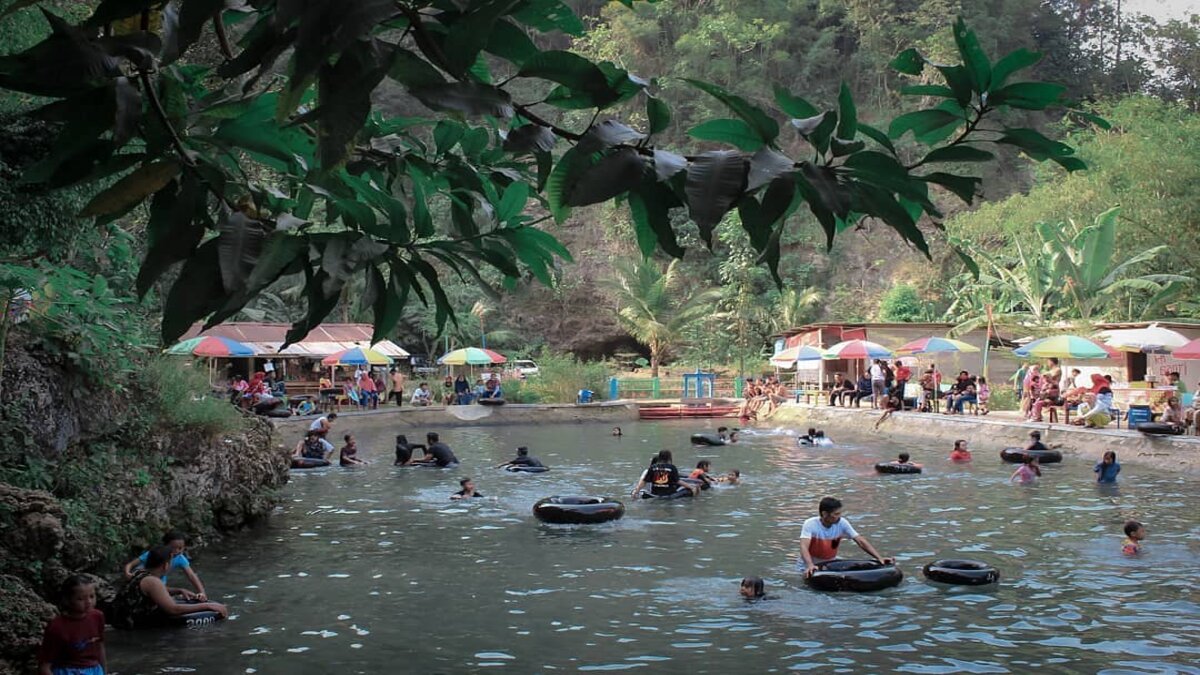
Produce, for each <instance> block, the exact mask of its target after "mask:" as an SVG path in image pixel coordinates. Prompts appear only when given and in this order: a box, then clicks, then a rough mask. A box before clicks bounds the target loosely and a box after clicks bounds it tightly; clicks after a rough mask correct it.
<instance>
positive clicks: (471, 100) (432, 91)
mask: <svg viewBox="0 0 1200 675" xmlns="http://www.w3.org/2000/svg"><path fill="white" fill-rule="evenodd" d="M410 91H411V92H412V95H413V96H415V97H417V100H418V101H420V102H421V103H423V104H425V107H427V108H429V109H431V110H440V111H443V112H453V113H459V114H462V115H466V116H468V117H479V116H482V115H490V116H492V117H500V118H504V119H508V118H509V117H512V115H513V106H512V98H511V97H510V96H509V95H508V92H507V91H504V90H503V89H500V88H498V87H493V86H491V85H487V84H475V83H472V82H447V83H445V84H436V85H431V86H425V87H416V88H414V89H411V90H410Z"/></svg>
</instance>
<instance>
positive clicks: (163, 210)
mask: <svg viewBox="0 0 1200 675" xmlns="http://www.w3.org/2000/svg"><path fill="white" fill-rule="evenodd" d="M203 209H204V188H203V187H202V186H201V185H200V182H199V181H198V180H196V178H195V176H192V175H185V176H184V177H183V178H182V179H181V180H179V181H173V182H172V183H170V184H169V185H167V186H166V187H164V188H163V189H161V190H159V191H158V192H157V193H156V194H155V195H154V198H153V199H152V200H151V201H150V220H149V222H148V223H147V225H146V237H147V242H146V243H147V248H146V258H145V260H143V261H142V266H141V268H139V269H138V277H137V294H138V297H139V298H144V297H145V296H146V293H147V292H149V290H150V288H151V286H153V285H154V282H155V281H157V280H158V278H159V277H160V276H162V273H163V272H165V271H166V270H167V268H169V267H170V266H171V265H173V264H175V263H177V262H179V261H181V260H186V259H188V258H189V257H190V256H191V255H192V252H193V251H194V250H195V249H196V247H197V246H198V245H199V244H200V240H201V239H202V238H203V237H204V223H203V222H197V221H198V220H199V218H198V216H199V215H200V214H201V213H202V212H203Z"/></svg>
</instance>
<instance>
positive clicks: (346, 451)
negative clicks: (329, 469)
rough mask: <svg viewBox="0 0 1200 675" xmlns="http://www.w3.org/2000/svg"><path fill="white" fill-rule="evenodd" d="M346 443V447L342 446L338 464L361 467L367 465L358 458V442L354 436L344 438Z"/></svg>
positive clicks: (349, 435)
mask: <svg viewBox="0 0 1200 675" xmlns="http://www.w3.org/2000/svg"><path fill="white" fill-rule="evenodd" d="M342 440H344V441H346V445H344V446H342V452H341V453H340V454H339V456H338V463H339V464H341V465H342V466H361V465H363V464H366V462H364V461H363V460H361V459H359V458H358V442H357V441H355V440H354V434H346V435H345V436H343V437H342Z"/></svg>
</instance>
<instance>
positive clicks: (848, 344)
mask: <svg viewBox="0 0 1200 675" xmlns="http://www.w3.org/2000/svg"><path fill="white" fill-rule="evenodd" d="M891 356H892V351H891V350H890V349H888V348H887V347H884V346H883V345H881V344H878V343H875V342H871V341H869V340H846V341H845V342H839V343H837V344H836V345H834V346H832V347H830V348H829V349H826V350H825V353H824V354H822V355H821V358H823V359H826V360H829V359H851V360H855V359H887V358H891Z"/></svg>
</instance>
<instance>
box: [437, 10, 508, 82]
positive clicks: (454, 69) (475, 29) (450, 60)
mask: <svg viewBox="0 0 1200 675" xmlns="http://www.w3.org/2000/svg"><path fill="white" fill-rule="evenodd" d="M518 4H519V0H480V1H477V2H472V3H470V4H469V5H468V6H467V11H466V13H465V14H464V15H463V16H461V17H459V19H458V20H457V21H455V22H454V23H453V24H452V25H451V26H450V31H449V33H448V34H447V35H446V40H445V42H443V43H442V51H443V53H444V54H445V55H446V65H447V66H448V67H449V68H450V73H451V74H453V75H458V76H461V75H463V74H464V73H466V72H467V70H468V69H469V68H471V67H472V66H473V65H474V64H475V59H476V57H477V56H479V52H481V51H483V49H484V47H485V46H486V45H487V44H488V41H489V39H490V37H491V35H492V28H493V26H494V25H495V24H496V21H497V20H498V19H500V17H502V16H505V15H506V14H508V12H509V10H511V9H512V8H513V7H515V6H516V5H518Z"/></svg>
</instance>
